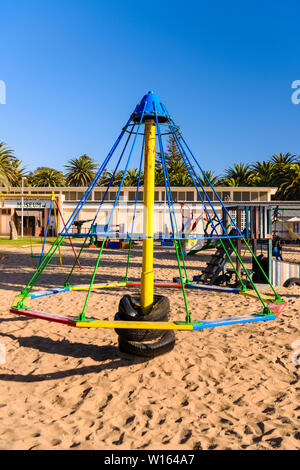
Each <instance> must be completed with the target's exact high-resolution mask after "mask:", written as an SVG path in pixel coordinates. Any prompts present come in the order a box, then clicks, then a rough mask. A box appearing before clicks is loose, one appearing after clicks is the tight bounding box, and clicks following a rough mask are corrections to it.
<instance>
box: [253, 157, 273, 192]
mask: <svg viewBox="0 0 300 470" xmlns="http://www.w3.org/2000/svg"><path fill="white" fill-rule="evenodd" d="M251 170H252V173H253V177H252V181H253V184H254V185H255V186H276V185H277V184H276V178H275V176H276V175H275V171H274V170H275V164H274V163H273V162H272V161H263V162H259V161H256V162H255V163H252V165H251Z"/></svg>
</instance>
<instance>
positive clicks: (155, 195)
mask: <svg viewBox="0 0 300 470" xmlns="http://www.w3.org/2000/svg"><path fill="white" fill-rule="evenodd" d="M154 200H155V201H159V192H158V191H155V193H154Z"/></svg>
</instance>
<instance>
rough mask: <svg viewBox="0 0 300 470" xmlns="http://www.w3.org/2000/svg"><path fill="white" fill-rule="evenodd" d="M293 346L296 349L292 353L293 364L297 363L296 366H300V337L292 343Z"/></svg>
mask: <svg viewBox="0 0 300 470" xmlns="http://www.w3.org/2000/svg"><path fill="white" fill-rule="evenodd" d="M292 348H293V349H295V350H296V351H294V352H293V354H292V362H293V364H295V366H299V365H300V339H296V341H294V342H293V343H292Z"/></svg>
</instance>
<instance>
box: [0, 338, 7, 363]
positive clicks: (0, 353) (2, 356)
mask: <svg viewBox="0 0 300 470" xmlns="http://www.w3.org/2000/svg"><path fill="white" fill-rule="evenodd" d="M5 362H6V349H5V344H4V343H2V342H1V341H0V365H1V364H5Z"/></svg>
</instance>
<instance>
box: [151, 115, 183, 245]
mask: <svg viewBox="0 0 300 470" xmlns="http://www.w3.org/2000/svg"><path fill="white" fill-rule="evenodd" d="M155 120H156V129H157V135H158V142H159V149H160V154H161V161H162V167H163V173H164V182H165V188H166V197H167V200H168V206H169V213H170V221H171V227H172V231H173V237H174V233H175V230H174V223H173V218H172V208H171V201H170V196H171V198H172V192H171V189H170V186H169V185H168V169H167V165H166V158H165V152H164V147H163V144H162V139H161V135H160V128H159V124H158V120H157V114H156V113H155ZM167 186H168V187H169V189H168V187H167ZM169 191H170V192H169ZM172 204H173V200H172ZM173 217H174V220H175V225H176V233H178V228H177V223H176V216H175V212H174V205H173Z"/></svg>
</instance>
